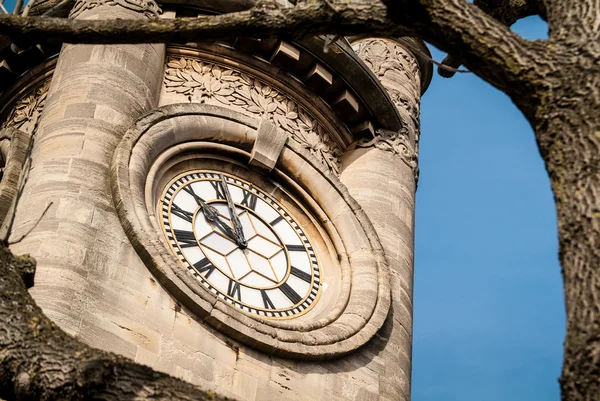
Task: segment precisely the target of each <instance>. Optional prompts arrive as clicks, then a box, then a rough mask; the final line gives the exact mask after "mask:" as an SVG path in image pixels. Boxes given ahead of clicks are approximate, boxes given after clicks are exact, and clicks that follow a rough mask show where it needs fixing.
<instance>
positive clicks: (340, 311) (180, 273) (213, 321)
mask: <svg viewBox="0 0 600 401" xmlns="http://www.w3.org/2000/svg"><path fill="white" fill-rule="evenodd" d="M258 126H259V120H258V119H256V118H252V117H250V116H247V115H244V114H242V113H239V112H234V111H231V110H228V109H225V108H222V107H218V106H212V105H204V104H196V103H191V104H172V105H169V106H164V107H161V108H159V109H157V110H155V111H153V112H151V113H150V114H148V115H146V116H144V117H142V118H140V119H139V120H138V121H137V122H136V123H135V124H134V125H133V126H132V127H131V128H130V129H129V130H128V131H127V133H126V134H125V135H124V138H123V140H122V141H121V143H120V144H119V146H118V147H117V149H116V151H115V154H114V157H113V161H112V166H111V186H112V192H113V199H114V203H115V206H116V209H117V213H118V216H119V218H120V220H121V224H122V226H123V228H124V230H125V232H126V234H127V236H128V238H129V239H130V241H131V243H132V244H133V246H134V248H135V249H136V251H137V252H138V254H139V255H140V257H141V259H142V260H143V261H144V262H145V263H146V265H147V267H148V268H149V269H150V270H151V272H152V273H153V275H154V276H155V277H156V278H157V279H158V281H159V282H160V283H161V284H162V285H163V286H164V287H165V288H166V289H167V290H168V291H169V292H170V293H171V295H172V296H174V297H175V298H176V299H177V300H178V301H179V302H181V303H182V304H183V305H184V306H186V307H187V308H189V309H190V310H191V311H192V312H194V313H195V314H196V315H197V316H198V317H199V318H201V319H203V321H204V322H205V323H207V324H209V325H211V326H213V327H214V328H216V329H218V330H220V331H222V332H224V333H225V334H227V335H229V336H231V337H232V338H235V339H236V340H238V341H241V342H243V343H245V344H247V345H249V346H251V347H254V348H257V349H260V350H262V351H263V352H266V353H269V354H274V355H279V356H285V357H291V358H297V359H304V360H322V359H330V358H335V357H339V356H342V355H345V354H348V353H350V352H352V351H354V350H356V349H357V348H359V347H361V346H362V345H364V344H365V343H366V342H367V341H369V339H371V338H372V337H373V336H374V335H375V334H376V332H377V331H378V330H379V328H380V327H381V325H382V324H383V322H384V320H385V318H386V316H387V314H388V311H389V306H390V286H389V282H390V278H389V274H390V273H389V269H388V265H387V262H386V261H385V255H384V253H383V249H382V247H381V244H380V242H379V238H378V236H377V234H376V232H375V230H374V229H373V226H372V225H371V222H370V221H369V219H368V217H367V216H366V214H365V213H364V212H363V211H362V209H361V207H360V206H359V205H358V204H357V203H356V201H355V200H354V199H353V198H352V197H351V196H350V195H349V193H348V191H347V189H346V188H345V186H344V185H343V184H341V182H340V181H339V180H338V178H337V177H336V176H334V175H333V174H331V173H329V172H328V171H324V170H323V169H322V168H320V163H319V162H318V161H316V160H315V159H314V158H313V156H311V154H310V153H309V152H307V151H306V150H305V149H303V148H302V147H301V146H299V145H298V144H297V143H295V142H293V141H288V143H287V144H286V145H285V147H284V148H283V151H282V152H281V156H280V158H279V160H278V162H277V164H276V167H275V169H274V170H273V171H272V172H271V177H274V179H275V180H277V182H282V183H283V184H284V185H297V186H298V191H299V192H302V193H303V194H304V195H302V196H305V197H306V202H307V204H309V203H312V205H311V206H310V207H313V205H314V207H315V208H316V207H318V208H320V211H319V213H320V214H319V216H318V218H319V220H321V223H322V224H323V226H324V227H325V230H326V231H327V234H328V235H329V237H330V239H331V242H332V243H333V246H334V248H335V251H336V252H337V257H338V259H339V261H340V263H339V265H340V269H341V277H342V284H341V288H342V290H341V291H340V294H341V295H339V296H338V299H337V300H336V302H335V303H334V304H333V305H332V306H331V307H330V308H329V309H328V311H327V313H326V314H324V315H323V316H322V317H319V319H317V320H302V319H299V320H298V321H296V320H288V321H278V320H265V319H261V318H260V317H254V316H250V315H248V314H245V313H243V312H241V311H239V310H237V309H236V308H233V307H231V306H230V305H228V304H226V303H225V302H224V301H222V300H221V299H220V298H218V297H217V296H215V295H214V294H212V293H211V292H209V291H208V290H206V289H205V288H204V287H202V286H201V285H200V284H199V283H198V282H197V281H196V280H195V279H193V277H192V276H191V275H189V273H187V272H186V271H184V270H183V269H181V268H179V265H178V262H177V259H176V258H175V256H173V255H172V253H171V252H170V251H169V250H168V248H167V247H166V245H165V241H164V239H163V237H162V233H160V232H159V231H158V230H157V229H156V225H155V222H153V220H152V217H151V216H150V214H149V213H148V210H151V209H152V205H148V202H149V201H148V199H147V196H146V193H147V188H146V186H147V185H149V184H148V182H152V181H154V180H153V179H149V178H148V175H149V174H150V173H151V172H152V171H156V170H157V168H156V163H165V162H167V161H168V160H169V159H171V158H172V157H174V156H177V155H179V154H182V153H183V152H188V153H189V152H194V149H195V148H196V149H200V148H203V147H204V148H206V147H212V148H213V149H214V150H215V151H218V152H222V153H225V154H231V155H235V157H236V158H237V160H239V161H243V162H245V163H247V162H248V160H249V159H250V152H251V150H252V147H253V144H254V142H255V140H256V130H257V128H258ZM294 183H296V184H294Z"/></svg>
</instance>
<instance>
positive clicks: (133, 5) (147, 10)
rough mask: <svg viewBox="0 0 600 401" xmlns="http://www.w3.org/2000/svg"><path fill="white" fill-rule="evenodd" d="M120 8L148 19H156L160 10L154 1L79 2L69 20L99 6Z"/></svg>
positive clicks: (113, 0) (107, 0) (105, 0)
mask: <svg viewBox="0 0 600 401" xmlns="http://www.w3.org/2000/svg"><path fill="white" fill-rule="evenodd" d="M104 5H107V6H121V7H123V8H126V9H128V10H131V11H136V12H139V13H141V14H143V15H144V16H146V17H147V18H149V19H156V18H158V17H159V15H160V14H161V13H162V10H161V9H160V7H159V6H158V4H157V3H156V2H155V1H154V0H79V1H77V2H76V3H75V6H74V7H73V9H72V10H71V13H70V14H69V17H70V18H76V17H77V16H78V15H79V14H81V13H82V12H84V11H86V10H91V9H94V8H96V7H99V6H104Z"/></svg>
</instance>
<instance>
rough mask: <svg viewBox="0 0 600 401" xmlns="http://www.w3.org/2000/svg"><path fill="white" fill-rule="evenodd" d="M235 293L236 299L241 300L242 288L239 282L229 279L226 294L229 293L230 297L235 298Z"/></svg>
mask: <svg viewBox="0 0 600 401" xmlns="http://www.w3.org/2000/svg"><path fill="white" fill-rule="evenodd" d="M236 294H237V299H238V300H239V301H241V300H242V290H241V288H240V283H238V282H237V281H233V280H231V279H229V285H228V286H227V295H229V296H230V297H231V298H235V296H236Z"/></svg>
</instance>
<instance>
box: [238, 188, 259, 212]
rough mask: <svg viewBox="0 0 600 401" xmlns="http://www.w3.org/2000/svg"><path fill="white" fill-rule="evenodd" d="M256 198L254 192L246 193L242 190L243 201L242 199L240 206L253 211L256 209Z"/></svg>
mask: <svg viewBox="0 0 600 401" xmlns="http://www.w3.org/2000/svg"><path fill="white" fill-rule="evenodd" d="M257 200H258V197H257V196H256V194H255V193H254V192H250V191H246V190H245V189H244V199H242V205H244V206H246V207H248V208H250V209H252V210H255V209H256V201H257Z"/></svg>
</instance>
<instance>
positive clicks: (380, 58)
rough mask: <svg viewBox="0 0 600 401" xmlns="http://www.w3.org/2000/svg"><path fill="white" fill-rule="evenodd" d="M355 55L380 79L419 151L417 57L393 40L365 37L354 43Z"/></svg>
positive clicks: (419, 87)
mask: <svg viewBox="0 0 600 401" xmlns="http://www.w3.org/2000/svg"><path fill="white" fill-rule="evenodd" d="M354 49H355V51H356V53H357V54H358V56H359V57H360V58H361V59H362V60H363V61H364V62H365V63H366V64H367V65H368V66H369V68H370V69H371V71H373V72H374V73H375V75H377V77H378V78H379V79H380V80H381V82H382V84H383V86H384V87H385V89H386V90H387V92H388V94H389V96H390V98H391V100H392V102H393V103H394V105H395V106H396V108H397V109H398V112H399V114H400V116H401V117H402V121H403V123H404V124H405V126H406V128H407V130H408V131H407V134H408V135H410V136H411V137H413V138H414V140H415V142H416V143H415V152H417V153H418V142H419V114H420V99H421V85H420V72H419V65H418V63H417V60H416V59H415V58H414V57H413V56H412V54H411V53H410V52H408V51H407V50H406V49H405V48H404V47H402V46H401V45H399V44H397V43H396V42H394V41H392V40H386V39H366V40H361V41H359V42H357V43H355V44H354Z"/></svg>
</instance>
